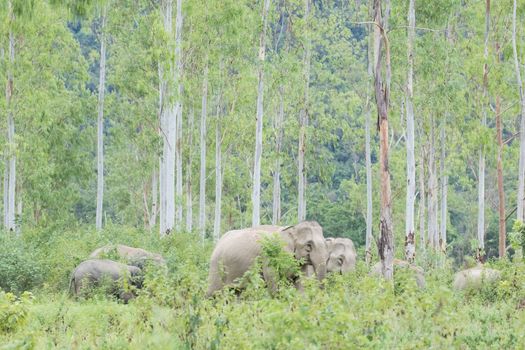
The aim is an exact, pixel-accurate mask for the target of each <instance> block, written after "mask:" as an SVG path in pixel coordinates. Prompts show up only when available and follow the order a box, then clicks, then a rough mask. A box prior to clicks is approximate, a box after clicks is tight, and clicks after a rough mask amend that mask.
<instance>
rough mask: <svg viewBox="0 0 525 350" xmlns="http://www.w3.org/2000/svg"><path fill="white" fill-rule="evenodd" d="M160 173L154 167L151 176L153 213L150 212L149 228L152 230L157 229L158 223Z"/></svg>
mask: <svg viewBox="0 0 525 350" xmlns="http://www.w3.org/2000/svg"><path fill="white" fill-rule="evenodd" d="M158 186H159V185H158V173H157V168H156V167H154V169H153V174H152V175H151V212H150V219H149V228H150V230H152V229H153V227H155V224H156V223H157V213H158V208H157V198H158V195H157V191H158Z"/></svg>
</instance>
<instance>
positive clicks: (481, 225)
mask: <svg viewBox="0 0 525 350" xmlns="http://www.w3.org/2000/svg"><path fill="white" fill-rule="evenodd" d="M485 4H486V7H485V47H484V51H483V59H484V61H485V63H484V64H483V103H482V112H481V113H482V118H481V127H482V128H485V127H486V126H487V104H488V103H489V101H488V91H487V89H488V86H487V85H488V63H487V60H488V55H489V30H490V0H486V2H485ZM477 238H478V251H477V254H476V257H477V259H478V260H479V261H481V260H482V255H484V250H485V146H484V145H481V146H480V149H479V170H478V234H477Z"/></svg>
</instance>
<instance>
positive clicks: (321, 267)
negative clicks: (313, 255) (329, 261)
mask: <svg viewBox="0 0 525 350" xmlns="http://www.w3.org/2000/svg"><path fill="white" fill-rule="evenodd" d="M313 267H314V271H315V274H316V276H317V279H318V280H319V281H322V280H323V279H324V278H325V276H326V262H324V261H322V262H320V263H318V264H313Z"/></svg>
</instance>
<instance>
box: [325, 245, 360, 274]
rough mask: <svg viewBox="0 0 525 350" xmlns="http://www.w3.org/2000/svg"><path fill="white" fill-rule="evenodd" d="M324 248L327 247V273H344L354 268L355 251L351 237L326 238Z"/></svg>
mask: <svg viewBox="0 0 525 350" xmlns="http://www.w3.org/2000/svg"><path fill="white" fill-rule="evenodd" d="M326 248H327V249H328V261H327V262H326V272H327V273H332V272H336V273H340V274H345V273H347V272H351V271H354V270H355V263H356V259H357V253H356V251H355V247H354V242H352V240H351V239H349V238H327V239H326Z"/></svg>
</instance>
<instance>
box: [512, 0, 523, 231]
mask: <svg viewBox="0 0 525 350" xmlns="http://www.w3.org/2000/svg"><path fill="white" fill-rule="evenodd" d="M516 7H517V5H516V0H514V7H513V12H512V51H513V53H514V66H515V69H516V80H517V83H518V89H519V94H520V117H521V118H520V160H519V175H518V199H517V202H518V203H517V210H516V211H517V219H518V220H519V221H523V207H524V205H523V203H524V200H525V91H523V90H524V89H523V83H522V80H521V70H520V61H519V59H518V51H517V48H516Z"/></svg>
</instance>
